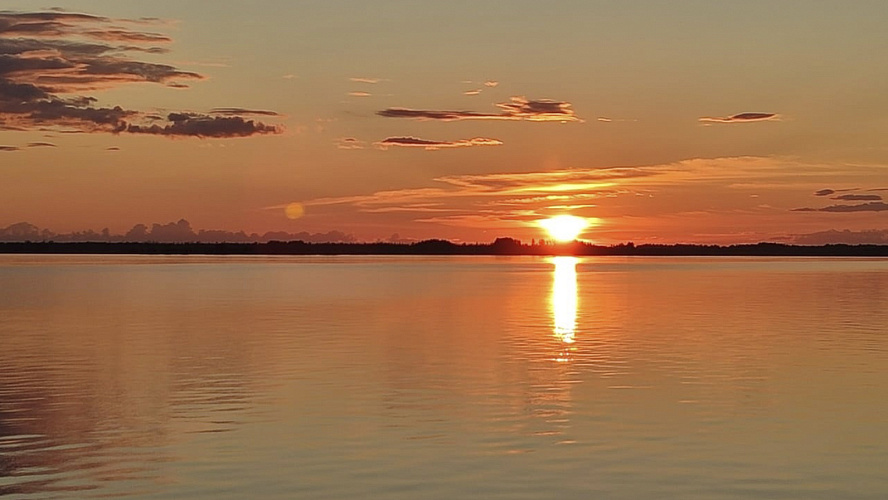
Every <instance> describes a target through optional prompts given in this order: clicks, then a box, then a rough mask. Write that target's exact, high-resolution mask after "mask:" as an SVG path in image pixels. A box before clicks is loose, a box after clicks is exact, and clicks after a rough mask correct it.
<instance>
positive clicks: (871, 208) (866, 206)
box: [793, 201, 888, 213]
mask: <svg viewBox="0 0 888 500" xmlns="http://www.w3.org/2000/svg"><path fill="white" fill-rule="evenodd" d="M885 210H888V204H886V203H883V202H881V201H872V202H869V203H860V204H857V205H830V206H828V207H823V208H794V209H793V212H843V213H847V212H883V211H885Z"/></svg>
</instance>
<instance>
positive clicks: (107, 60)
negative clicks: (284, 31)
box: [0, 11, 281, 137]
mask: <svg viewBox="0 0 888 500" xmlns="http://www.w3.org/2000/svg"><path fill="white" fill-rule="evenodd" d="M121 24H123V25H126V24H130V25H133V24H135V25H143V24H156V22H155V21H144V20H115V19H110V18H106V17H101V16H94V15H89V14H79V13H74V12H64V11H49V12H9V11H4V12H0V123H2V125H0V128H3V129H6V130H46V129H54V130H61V131H65V132H80V133H89V132H105V133H115V134H119V133H141V134H144V133H148V134H155V135H166V136H193V137H244V136H248V135H255V134H271V133H279V132H280V131H281V129H280V128H279V127H277V126H274V125H266V124H263V123H259V122H254V121H252V120H246V119H244V118H243V115H251V114H260V115H264V116H277V114H276V113H274V112H270V111H251V110H246V109H241V108H217V109H215V110H213V111H211V112H210V113H209V114H201V113H190V112H189V113H170V114H169V115H167V118H161V117H158V116H156V115H152V114H149V113H145V112H141V111H138V110H132V109H126V108H125V107H123V106H120V105H113V106H98V105H97V103H98V100H97V99H96V98H94V97H89V96H85V95H82V94H81V93H82V92H85V91H90V90H100V89H111V88H116V87H119V86H121V85H125V84H129V83H152V84H159V85H164V86H167V87H171V88H186V87H187V85H186V84H185V83H183V82H184V81H196V80H202V79H204V77H203V75H200V74H198V73H194V72H191V71H183V70H180V69H178V68H176V67H174V66H171V65H167V64H159V63H151V62H145V61H140V60H138V59H135V58H134V57H133V56H132V55H131V54H132V53H134V52H135V53H152V54H162V53H165V52H166V51H167V49H166V48H163V47H158V46H156V45H155V44H167V43H169V42H170V41H171V39H170V37H168V36H166V35H164V34H159V33H152V32H145V31H139V30H136V29H130V28H122V27H120V25H121ZM238 111H243V113H238ZM215 114H222V115H226V116H222V117H218V116H211V115H215Z"/></svg>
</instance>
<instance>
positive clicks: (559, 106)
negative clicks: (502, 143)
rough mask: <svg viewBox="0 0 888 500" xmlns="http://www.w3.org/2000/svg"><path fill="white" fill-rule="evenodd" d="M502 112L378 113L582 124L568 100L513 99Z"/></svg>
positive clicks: (404, 110) (502, 105)
mask: <svg viewBox="0 0 888 500" xmlns="http://www.w3.org/2000/svg"><path fill="white" fill-rule="evenodd" d="M496 106H497V107H498V108H500V110H501V111H500V112H499V113H480V112H476V111H440V110H424V109H409V108H387V109H384V110H382V111H378V112H377V113H376V114H377V115H379V116H384V117H387V118H413V119H418V120H441V121H457V120H526V121H534V122H551V121H554V122H581V121H583V120H582V119H580V118H579V117H578V116H577V115H576V113H574V110H573V109H572V108H571V104H570V103H569V102H566V101H553V100H549V99H538V100H528V99H527V98H525V97H522V96H516V97H512V98H511V100H510V101H509V102H502V103H498V104H496Z"/></svg>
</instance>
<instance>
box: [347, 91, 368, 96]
mask: <svg viewBox="0 0 888 500" xmlns="http://www.w3.org/2000/svg"><path fill="white" fill-rule="evenodd" d="M347 95H350V96H352V97H370V96H371V95H373V94H371V93H370V92H364V91H362V90H355V91H352V92H349V93H348V94H347Z"/></svg>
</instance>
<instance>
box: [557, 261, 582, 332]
mask: <svg viewBox="0 0 888 500" xmlns="http://www.w3.org/2000/svg"><path fill="white" fill-rule="evenodd" d="M552 263H553V264H554V265H555V270H554V271H553V279H552V299H551V300H552V319H553V322H554V330H553V331H554V333H555V336H556V337H558V338H559V339H560V340H561V341H562V342H564V343H565V344H572V343H574V342H575V339H574V336H575V335H576V328H577V267H576V266H577V258H576V257H555V258H553V259H552Z"/></svg>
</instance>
